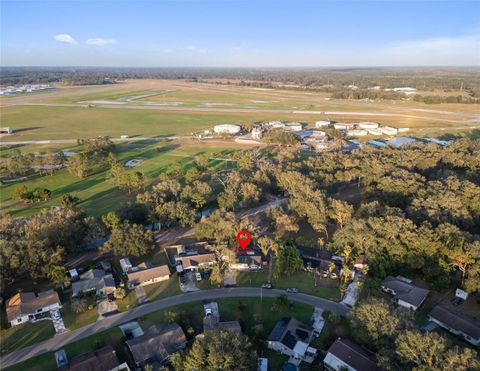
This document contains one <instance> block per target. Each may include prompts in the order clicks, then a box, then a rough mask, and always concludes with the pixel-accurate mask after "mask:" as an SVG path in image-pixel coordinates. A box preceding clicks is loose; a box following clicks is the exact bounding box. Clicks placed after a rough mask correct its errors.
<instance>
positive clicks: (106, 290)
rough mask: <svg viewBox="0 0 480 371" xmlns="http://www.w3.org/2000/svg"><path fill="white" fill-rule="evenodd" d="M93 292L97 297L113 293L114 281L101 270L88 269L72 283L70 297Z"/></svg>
mask: <svg viewBox="0 0 480 371" xmlns="http://www.w3.org/2000/svg"><path fill="white" fill-rule="evenodd" d="M92 291H95V294H96V295H98V296H106V295H108V294H112V293H113V292H114V291H115V280H114V279H113V276H112V275H111V274H110V273H109V274H107V273H106V272H105V271H104V270H102V269H90V270H89V271H87V272H85V273H83V274H81V275H80V279H79V280H78V281H76V282H73V283H72V296H73V297H75V296H78V295H79V294H81V293H88V292H92Z"/></svg>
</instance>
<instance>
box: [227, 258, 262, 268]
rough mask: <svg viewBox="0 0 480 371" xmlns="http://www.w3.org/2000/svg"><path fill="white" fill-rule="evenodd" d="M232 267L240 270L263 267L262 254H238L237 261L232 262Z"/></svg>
mask: <svg viewBox="0 0 480 371" xmlns="http://www.w3.org/2000/svg"><path fill="white" fill-rule="evenodd" d="M230 269H235V270H239V271H247V270H260V269H262V256H261V255H250V254H237V256H236V257H235V262H233V263H232V264H230Z"/></svg>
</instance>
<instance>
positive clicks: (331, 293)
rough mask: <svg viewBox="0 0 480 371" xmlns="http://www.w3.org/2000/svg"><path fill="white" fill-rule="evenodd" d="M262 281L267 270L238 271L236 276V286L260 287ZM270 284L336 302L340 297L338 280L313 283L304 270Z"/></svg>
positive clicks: (319, 280) (310, 276) (264, 280)
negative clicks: (295, 289) (292, 288)
mask: <svg viewBox="0 0 480 371" xmlns="http://www.w3.org/2000/svg"><path fill="white" fill-rule="evenodd" d="M264 282H267V272H240V273H239V275H238V276H237V285H238V286H243V287H260V285H261V284H262V283H264ZM272 285H273V287H274V288H276V289H287V288H289V287H295V288H297V289H299V290H300V292H301V293H304V294H309V295H315V296H320V297H322V298H325V299H329V300H333V301H337V302H338V301H340V299H341V295H340V290H339V288H338V281H335V280H330V279H317V281H316V285H315V281H314V278H313V276H312V275H311V274H309V273H307V272H305V271H298V272H296V273H294V274H293V275H292V276H290V277H286V276H284V277H280V278H278V279H273V280H272Z"/></svg>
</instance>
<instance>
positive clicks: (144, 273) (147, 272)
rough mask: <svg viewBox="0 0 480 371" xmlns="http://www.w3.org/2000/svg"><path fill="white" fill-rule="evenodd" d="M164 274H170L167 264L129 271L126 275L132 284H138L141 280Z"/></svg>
mask: <svg viewBox="0 0 480 371" xmlns="http://www.w3.org/2000/svg"><path fill="white" fill-rule="evenodd" d="M164 276H170V269H169V268H168V265H160V266H158V267H153V268H148V269H142V270H139V271H136V272H130V273H129V274H128V275H127V277H128V281H129V282H130V283H132V284H140V283H142V282H146V281H150V280H152V279H154V278H158V277H164Z"/></svg>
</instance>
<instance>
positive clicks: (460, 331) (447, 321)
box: [428, 305, 480, 345]
mask: <svg viewBox="0 0 480 371" xmlns="http://www.w3.org/2000/svg"><path fill="white" fill-rule="evenodd" d="M428 319H429V320H430V321H432V322H435V323H437V324H438V325H440V326H441V327H443V328H444V329H445V330H447V331H449V332H451V333H452V334H454V335H457V336H460V337H462V338H463V339H464V340H465V341H467V342H469V343H470V344H472V345H480V321H479V320H477V319H475V318H472V317H469V316H466V315H464V314H460V313H456V312H453V311H451V310H449V309H447V308H445V307H443V306H440V305H437V306H436V307H435V308H433V309H432V311H431V312H430V313H429V315H428Z"/></svg>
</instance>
